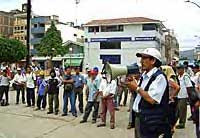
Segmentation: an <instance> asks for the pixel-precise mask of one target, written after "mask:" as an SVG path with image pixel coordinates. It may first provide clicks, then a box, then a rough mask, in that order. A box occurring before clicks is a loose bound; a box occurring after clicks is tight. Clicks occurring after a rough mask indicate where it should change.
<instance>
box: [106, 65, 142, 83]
mask: <svg viewBox="0 0 200 138" xmlns="http://www.w3.org/2000/svg"><path fill="white" fill-rule="evenodd" d="M104 69H105V74H106V77H107V79H108V80H109V81H110V82H111V80H115V79H116V78H117V77H118V76H121V75H128V74H138V73H139V72H140V69H139V66H138V65H130V66H122V65H115V64H109V63H106V64H105V68H104Z"/></svg>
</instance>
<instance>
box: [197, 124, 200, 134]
mask: <svg viewBox="0 0 200 138" xmlns="http://www.w3.org/2000/svg"><path fill="white" fill-rule="evenodd" d="M196 136H197V138H200V128H199V123H197V124H196Z"/></svg>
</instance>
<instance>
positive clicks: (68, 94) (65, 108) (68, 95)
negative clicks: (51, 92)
mask: <svg viewBox="0 0 200 138" xmlns="http://www.w3.org/2000/svg"><path fill="white" fill-rule="evenodd" d="M68 98H69V99H70V104H71V111H72V114H75V94H74V91H71V92H66V91H65V92H64V94H63V104H64V105H63V113H67V112H68Z"/></svg>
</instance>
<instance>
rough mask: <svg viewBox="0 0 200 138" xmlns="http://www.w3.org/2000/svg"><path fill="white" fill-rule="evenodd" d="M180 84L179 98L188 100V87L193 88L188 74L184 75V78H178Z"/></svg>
mask: <svg viewBox="0 0 200 138" xmlns="http://www.w3.org/2000/svg"><path fill="white" fill-rule="evenodd" d="M178 79H179V82H180V88H181V89H180V91H179V93H178V98H179V99H181V98H188V94H187V87H192V83H191V80H190V77H189V75H188V74H187V73H184V74H183V75H182V76H178Z"/></svg>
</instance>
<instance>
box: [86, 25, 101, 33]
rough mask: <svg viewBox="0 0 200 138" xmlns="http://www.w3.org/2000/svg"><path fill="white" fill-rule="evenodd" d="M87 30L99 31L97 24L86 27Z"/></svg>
mask: <svg viewBox="0 0 200 138" xmlns="http://www.w3.org/2000/svg"><path fill="white" fill-rule="evenodd" d="M88 32H89V33H91V32H99V26H92V27H89V28H88Z"/></svg>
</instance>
